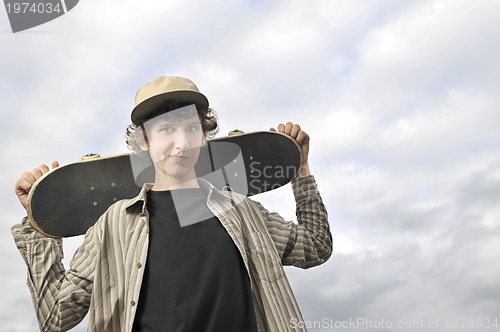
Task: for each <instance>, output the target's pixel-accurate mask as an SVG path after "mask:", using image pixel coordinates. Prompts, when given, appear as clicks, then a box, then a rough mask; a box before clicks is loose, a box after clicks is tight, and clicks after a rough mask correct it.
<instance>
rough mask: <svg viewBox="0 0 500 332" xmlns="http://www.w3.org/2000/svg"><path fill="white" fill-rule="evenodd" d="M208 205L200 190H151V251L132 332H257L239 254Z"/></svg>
mask: <svg viewBox="0 0 500 332" xmlns="http://www.w3.org/2000/svg"><path fill="white" fill-rule="evenodd" d="M206 204H207V196H206V194H204V192H203V191H202V190H201V189H199V188H193V189H179V190H174V191H172V192H171V191H152V190H150V191H149V192H148V201H147V209H148V212H149V216H150V220H149V248H148V258H147V262H146V266H145V271H144V279H143V283H142V287H141V294H140V297H139V302H138V307H137V313H136V316H135V321H134V326H133V331H134V332H138V331H142V332H144V331H154V332H159V331H165V332H174V331H175V332H181V331H182V332H187V331H193V332H200V331H217V332H218V331H248V332H250V331H251V332H256V331H257V326H256V320H255V312H254V308H253V302H252V296H251V290H250V282H249V279H248V275H247V272H246V269H245V265H244V264H243V260H242V258H241V255H240V252H239V250H238V248H237V247H236V246H235V244H234V243H233V241H232V239H231V237H230V236H229V234H228V233H227V231H226V229H225V228H224V227H223V226H222V224H221V223H220V221H219V219H218V218H217V217H216V216H214V215H213V214H212V213H211V212H210V210H209V209H208V208H207V205H206ZM200 219H205V220H203V221H199V220H200ZM196 221H198V222H196Z"/></svg>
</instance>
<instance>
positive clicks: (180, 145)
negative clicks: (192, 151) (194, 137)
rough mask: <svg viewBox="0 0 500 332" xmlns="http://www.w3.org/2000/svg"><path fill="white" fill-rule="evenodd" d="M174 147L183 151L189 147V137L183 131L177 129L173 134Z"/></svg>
mask: <svg viewBox="0 0 500 332" xmlns="http://www.w3.org/2000/svg"><path fill="white" fill-rule="evenodd" d="M174 148H175V149H176V150H181V151H185V150H188V149H189V148H190V146H189V137H188V135H187V133H186V132H185V131H182V130H179V131H178V132H177V133H176V135H175V141H174Z"/></svg>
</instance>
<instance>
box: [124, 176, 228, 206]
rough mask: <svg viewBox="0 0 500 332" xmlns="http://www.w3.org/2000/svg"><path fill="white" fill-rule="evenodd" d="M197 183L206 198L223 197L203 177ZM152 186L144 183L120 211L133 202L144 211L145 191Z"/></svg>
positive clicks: (132, 204)
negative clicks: (205, 194) (139, 205)
mask: <svg viewBox="0 0 500 332" xmlns="http://www.w3.org/2000/svg"><path fill="white" fill-rule="evenodd" d="M198 183H199V185H200V188H201V189H202V190H203V191H204V192H205V193H207V197H208V199H209V200H210V199H212V196H215V197H214V198H217V197H218V198H221V197H225V196H224V195H223V194H222V193H221V192H219V190H217V188H215V187H214V186H213V185H212V184H211V183H210V182H208V181H206V180H204V179H198ZM151 188H153V183H145V184H144V185H143V186H142V188H141V191H140V192H139V194H138V195H137V196H135V197H134V198H132V199H130V200H129V201H128V202H127V203H126V204H125V205H124V206H123V208H122V212H123V211H125V210H127V209H128V208H130V207H132V206H134V205H135V204H139V202H141V203H142V213H144V210H145V208H146V201H147V192H148V191H149V190H151Z"/></svg>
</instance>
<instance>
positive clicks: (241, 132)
mask: <svg viewBox="0 0 500 332" xmlns="http://www.w3.org/2000/svg"><path fill="white" fill-rule="evenodd" d="M244 133H245V132H244V131H243V130H239V129H235V130H231V131H230V132H229V133H227V135H228V136H236V135H241V134H244Z"/></svg>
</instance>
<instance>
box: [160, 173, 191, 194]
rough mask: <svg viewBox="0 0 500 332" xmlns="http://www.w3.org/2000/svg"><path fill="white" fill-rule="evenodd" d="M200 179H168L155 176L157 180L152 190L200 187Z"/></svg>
mask: <svg viewBox="0 0 500 332" xmlns="http://www.w3.org/2000/svg"><path fill="white" fill-rule="evenodd" d="M199 187H200V185H199V184H198V180H197V179H196V177H192V178H190V179H188V180H179V179H168V178H167V177H163V176H158V175H156V176H155V182H154V185H153V187H152V188H151V189H152V190H156V191H163V190H175V189H186V188H199Z"/></svg>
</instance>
